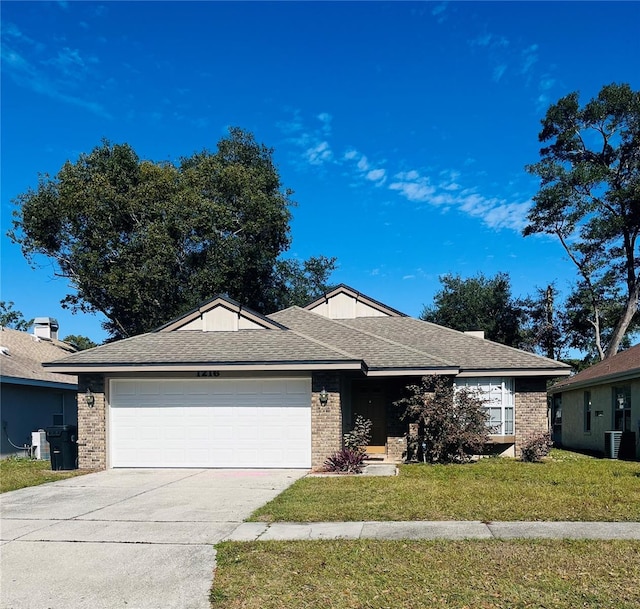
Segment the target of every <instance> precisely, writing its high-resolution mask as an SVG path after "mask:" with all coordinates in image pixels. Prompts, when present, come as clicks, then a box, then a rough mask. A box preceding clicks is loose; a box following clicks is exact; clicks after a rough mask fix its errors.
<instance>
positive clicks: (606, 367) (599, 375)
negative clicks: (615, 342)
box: [550, 345, 640, 393]
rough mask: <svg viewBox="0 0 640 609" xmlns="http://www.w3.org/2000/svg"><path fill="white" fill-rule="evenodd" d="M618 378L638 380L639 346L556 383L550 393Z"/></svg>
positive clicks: (639, 374)
mask: <svg viewBox="0 0 640 609" xmlns="http://www.w3.org/2000/svg"><path fill="white" fill-rule="evenodd" d="M620 377H625V378H627V377H631V378H636V377H637V378H640V345H635V347H631V348H629V349H626V350H625V351H621V352H620V353H616V355H614V356H612V357H609V358H607V359H605V360H602V361H601V362H598V363H597V364H594V365H593V366H590V367H589V368H587V369H586V370H583V371H582V372H579V373H578V374H576V375H574V376H572V377H570V378H568V379H563V380H562V381H560V382H558V383H556V384H555V385H554V386H553V387H552V388H551V389H550V392H551V393H559V392H561V391H567V390H570V389H573V388H579V387H589V386H592V385H599V384H601V383H606V382H607V381H610V380H614V379H617V378H620Z"/></svg>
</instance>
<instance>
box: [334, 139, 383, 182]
mask: <svg viewBox="0 0 640 609" xmlns="http://www.w3.org/2000/svg"><path fill="white" fill-rule="evenodd" d="M342 159H343V161H346V162H347V164H348V165H352V166H353V168H354V170H355V172H356V175H357V176H358V177H359V178H362V179H364V180H366V181H369V182H373V183H374V184H375V185H376V186H382V184H384V183H385V182H386V180H387V170H386V169H384V168H383V167H373V166H372V165H371V163H370V162H369V159H368V158H367V157H366V156H365V155H364V154H362V153H361V152H358V151H357V150H356V149H354V148H349V149H348V150H347V151H346V152H345V153H344V154H343V155H342Z"/></svg>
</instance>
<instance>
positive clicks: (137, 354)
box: [55, 330, 356, 368]
mask: <svg viewBox="0 0 640 609" xmlns="http://www.w3.org/2000/svg"><path fill="white" fill-rule="evenodd" d="M355 359H356V358H354V357H352V356H350V355H348V354H345V353H341V352H339V351H337V350H335V349H331V348H329V347H326V346H324V345H321V344H319V343H317V342H314V341H313V340H309V339H306V338H303V337H301V336H299V335H297V334H296V333H294V332H291V331H289V330H240V331H237V332H202V331H201V330H181V331H175V332H151V333H149V334H142V335H140V336H134V337H132V338H127V339H125V340H121V341H117V342H113V343H109V344H106V345H102V346H101V347H95V348H94V349H89V350H87V351H81V352H79V353H75V354H74V355H72V356H70V357H67V358H65V359H64V360H62V361H58V362H55V364H56V367H58V368H59V367H61V366H64V367H69V368H72V367H74V366H91V365H117V366H124V365H132V366H135V365H141V364H145V365H162V364H185V365H189V364H210V365H215V364H222V365H225V364H226V365H228V364H236V363H240V364H254V363H284V362H289V363H293V362H296V363H302V362H309V363H310V362H317V363H322V362H335V363H339V362H342V363H345V362H349V361H353V360H355Z"/></svg>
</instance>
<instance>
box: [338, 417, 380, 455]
mask: <svg viewBox="0 0 640 609" xmlns="http://www.w3.org/2000/svg"><path fill="white" fill-rule="evenodd" d="M372 425H373V424H372V423H371V421H370V420H369V419H365V418H364V417H363V416H362V415H361V414H358V415H356V420H355V423H354V425H353V429H352V430H351V431H348V432H347V433H346V434H344V447H345V448H348V449H350V450H354V451H361V452H365V449H366V447H367V446H369V443H370V442H371V427H372Z"/></svg>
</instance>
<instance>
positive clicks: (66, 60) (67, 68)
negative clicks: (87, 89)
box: [42, 47, 98, 79]
mask: <svg viewBox="0 0 640 609" xmlns="http://www.w3.org/2000/svg"><path fill="white" fill-rule="evenodd" d="M97 63H98V59H97V58H96V57H94V56H88V57H83V56H82V55H81V54H80V51H79V50H78V49H70V48H69V47H64V48H62V49H60V50H59V51H58V53H57V55H56V56H55V57H52V58H49V59H45V60H43V61H42V64H43V65H45V66H52V67H53V68H55V69H57V70H58V72H59V73H60V74H62V75H64V76H66V77H67V78H74V79H81V78H83V77H84V76H85V75H86V74H87V72H88V71H89V70H90V66H91V65H96V64H97Z"/></svg>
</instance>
